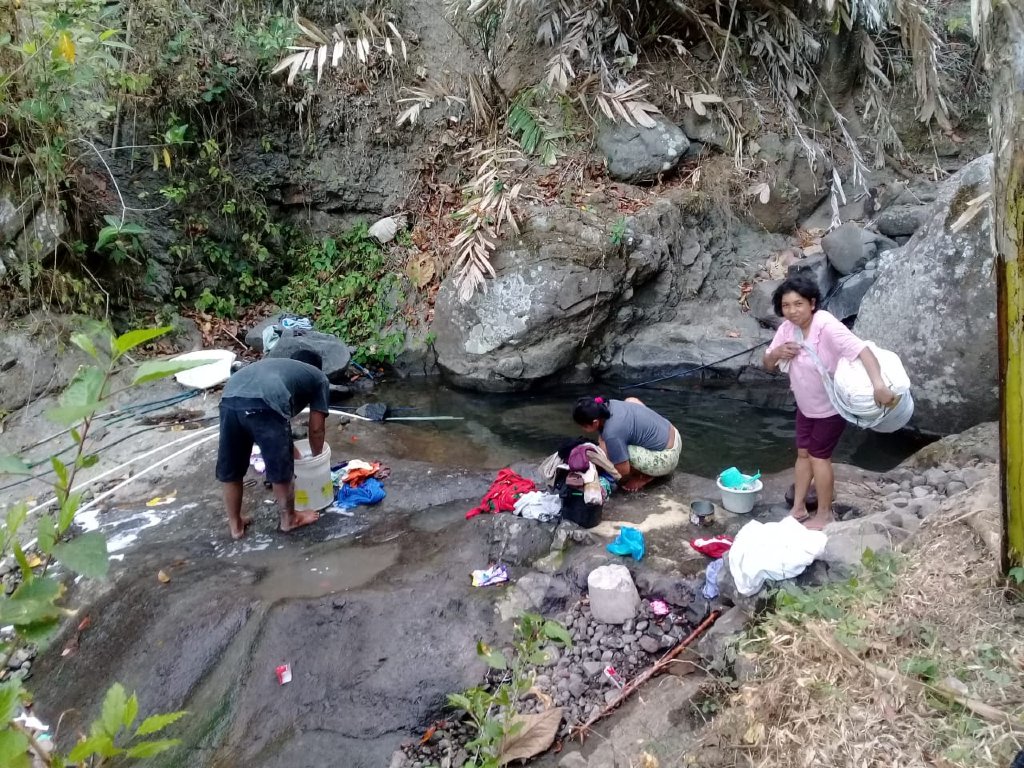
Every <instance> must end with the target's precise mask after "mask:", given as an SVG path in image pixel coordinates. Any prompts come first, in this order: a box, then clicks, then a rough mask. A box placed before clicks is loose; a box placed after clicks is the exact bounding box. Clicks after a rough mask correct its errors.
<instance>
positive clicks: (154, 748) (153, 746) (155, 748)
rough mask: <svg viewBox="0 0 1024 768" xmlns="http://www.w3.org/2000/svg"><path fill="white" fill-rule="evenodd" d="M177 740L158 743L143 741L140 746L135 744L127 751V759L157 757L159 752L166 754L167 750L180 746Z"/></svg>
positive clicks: (163, 740) (165, 740) (162, 740)
mask: <svg viewBox="0 0 1024 768" xmlns="http://www.w3.org/2000/svg"><path fill="white" fill-rule="evenodd" d="M180 743H181V742H179V741H178V740H177V739H161V740H159V741H144V742H142V743H141V744H136V745H135V746H134V747H132V748H131V749H129V750H128V757H141V758H146V757H154V756H156V755H159V754H160V753H161V752H166V751H167V750H168V749H172V748H174V747H176V746H178V744H180Z"/></svg>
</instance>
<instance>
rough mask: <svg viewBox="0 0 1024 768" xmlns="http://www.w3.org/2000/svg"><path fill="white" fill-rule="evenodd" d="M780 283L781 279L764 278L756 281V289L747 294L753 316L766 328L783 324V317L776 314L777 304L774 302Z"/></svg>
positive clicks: (748, 304)
mask: <svg viewBox="0 0 1024 768" xmlns="http://www.w3.org/2000/svg"><path fill="white" fill-rule="evenodd" d="M780 285H782V281H781V280H762V281H760V282H758V283H754V290H752V291H751V292H750V295H749V296H747V306H748V307H750V315H751V317H753V318H754V319H755V320H757V322H759V323H760V324H761V325H763V326H765V327H766V328H772V329H775V328H778V327H779V326H780V325H782V320H783V318H781V317H779V316H778V315H776V314H775V305H774V304H773V303H772V296H773V295H774V293H775V289H776V288H778V287H779V286H780Z"/></svg>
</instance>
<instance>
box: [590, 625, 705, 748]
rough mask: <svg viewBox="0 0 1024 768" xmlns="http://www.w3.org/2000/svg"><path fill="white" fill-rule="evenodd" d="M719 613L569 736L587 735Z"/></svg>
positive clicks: (676, 654)
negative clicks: (595, 724)
mask: <svg viewBox="0 0 1024 768" xmlns="http://www.w3.org/2000/svg"><path fill="white" fill-rule="evenodd" d="M720 615H721V613H720V612H719V611H712V612H711V613H710V614H709V615H708V617H707V618H706V619H704V621H703V622H701V625H700V626H699V627H697V628H696V629H695V630H693V632H691V633H690V635H689V637H687V638H686V639H685V640H683V641H681V642H680V643H679V645H677V646H676V647H675V648H673V649H672V650H670V651H669V652H668V653H666V654H665V655H664V656H662V657H661V658H660V659H658V660H657V661H656V662H654V665H653V666H651V667H648V668H647V669H645V670H644V671H643V672H641V673H640V674H639V675H637V676H636V677H634V678H633V679H632V680H630V681H629V683H628V684H627V685H626V687H625V688H623V689H622V692H621V693H619V695H618V696H616V697H615V699H614V700H613V701H612V702H611V703H610V704H608V705H607V706H606V707H605V708H604V709H602V710H601V711H600V712H598V713H597V714H596V715H594V716H593V717H592V718H590V719H589V720H587V722H585V723H584V724H583V725H580V726H577V727H576V728H574V729H573V730H572V733H571V734H570V738H574V739H576V738H578V739H579V740H580V741H583V739H584V737H585V736H586V735H587V732H588V731H589V730H590V729H591V728H592V727H593V725H594V723H596V722H597V721H598V720H601V719H602V718H604V717H607V716H608V715H610V714H611V713H612V712H613V711H614V710H615V709H616V708H617V707H619V706H620V705H621V704H622V703H623V702H624V701H625V700H626V699H628V698H629V697H630V696H632V695H633V694H634V693H635V692H636V691H637V690H638V689H639V688H640V686H642V685H643V684H644V683H646V682H647V681H648V680H650V679H651V678H652V677H654V676H655V675H657V674H658V673H659V672H662V671H664V670H665V669H666V668H667V667H668V666H669V664H670V663H671V662H672V659H674V658H675V657H676V656H678V655H679V654H680V653H682V652H683V651H684V650H685V649H686V648H687V646H689V645H690V644H691V643H692V642H693V641H694V640H696V639H697V638H698V637H700V636H701V635H702V634H704V632H705V631H706V630H707V629H708V628H710V627H711V625H712V624H714V623H715V622H716V621H717V620H718V617H719V616H720Z"/></svg>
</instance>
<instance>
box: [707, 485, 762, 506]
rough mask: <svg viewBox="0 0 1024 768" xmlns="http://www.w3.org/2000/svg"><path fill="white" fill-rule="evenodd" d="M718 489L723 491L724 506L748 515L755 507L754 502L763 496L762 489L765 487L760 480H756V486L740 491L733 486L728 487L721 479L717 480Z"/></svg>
mask: <svg viewBox="0 0 1024 768" xmlns="http://www.w3.org/2000/svg"><path fill="white" fill-rule="evenodd" d="M715 482H716V483H717V484H718V490H720V491H721V492H722V506H723V507H725V508H726V509H727V510H729V511H730V512H733V513H735V514H737V515H746V514H749V513H750V511H751V510H752V509H753V508H754V504H756V503H757V500H758V499H759V498H760V497H761V489H762V488H763V487H764V486H763V485H762V484H761V481H760V480H755V481H754V487H753V488H751V489H750V490H749V491H739V490H735V489H733V488H726V487H725V486H724V485H722V481H721V480H715Z"/></svg>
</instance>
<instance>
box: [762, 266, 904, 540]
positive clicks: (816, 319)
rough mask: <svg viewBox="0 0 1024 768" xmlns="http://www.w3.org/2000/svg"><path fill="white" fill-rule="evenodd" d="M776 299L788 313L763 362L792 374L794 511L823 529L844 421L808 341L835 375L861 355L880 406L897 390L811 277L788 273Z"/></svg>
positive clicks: (781, 313) (778, 309) (778, 306)
mask: <svg viewBox="0 0 1024 768" xmlns="http://www.w3.org/2000/svg"><path fill="white" fill-rule="evenodd" d="M772 302H773V303H774V306H775V314H776V315H778V316H779V317H784V318H785V322H783V323H782V325H781V326H779V330H778V331H776V332H775V338H774V339H772V343H771V344H770V345H769V346H768V350H767V351H766V352H765V354H764V367H765V370H767V371H776V370H782V371H784V372H786V373H788V374H789V386H790V388H791V389H792V390H793V395H794V397H795V398H796V468H795V471H794V485H795V488H794V496H793V509H792V510H791V514H792V515H793V517H795V518H796V519H797V520H799V521H800V522H802V523H804V524H805V525H806V526H807V527H808V528H823V527H824V526H825V525H826V524H827V523H829V522H831V521H832V499H833V496H834V495H835V475H834V474H833V472H832V452H833V451H834V450H835V448H836V445H837V444H838V443H839V438H840V436H841V435H842V434H843V429H844V428H845V427H846V421H845V420H844V419H843V417H842V416H840V415H839V413H838V412H837V411H836V409H835V408H833V407H832V403H831V401H830V400H829V397H828V393H827V392H826V391H825V385H824V384H823V383H822V380H821V372H820V371H819V369H818V366H817V364H816V363H815V360H814V358H813V356H812V355H811V354H810V353H809V352H808V350H807V349H806V348H805V345H806V347H810V348H811V349H812V350H814V352H815V353H816V354H817V356H818V359H819V360H820V361H821V362H822V364H823V365H824V367H825V368H826V369H827V370H828V372H829V374H830V375H835V372H836V366H837V365H838V364H839V361H840V360H856V359H859V360H860V361H861V362H862V363H863V364H864V369H865V370H866V371H867V373H868V377H869V378H870V379H871V385H872V386H873V387H874V390H875V400H876V401H877V402H878V404H879V405H889V404H890V403H892V402H893V400H894V399H895V395H894V394H893V392H892V391H891V390H890V389H889V387H888V386H886V384H885V381H884V380H883V379H882V371H881V369H880V368H879V366H878V359H877V358H876V357H875V355H874V353H873V352H872V351H871V350H870V349H869V348H868V347H867V346H866V345H865V343H864V342H863V341H861V340H860V339H859V338H857V336H856V335H854V333H853V332H852V331H850V330H849V329H848V328H847V327H846V326H845V325H843V324H842V323H841V322H839V321H838V320H837V319H836V318H835V317H834V316H833V315H831V314H829V313H828V312H826V311H825V310H822V309H818V305H819V304H820V303H821V292H820V291H819V290H818V285H817V283H816V282H815V281H814V280H813V279H812V278H810V277H806V276H804V275H796V276H794V277H790V278H787V279H786V280H785V281H783V283H782V285H780V286H779V287H778V288H777V289H776V290H775V293H774V294H773V296H772ZM812 479H813V480H814V487H815V490H816V491H817V494H818V510H817V513H816V514H814V515H810V514H808V512H807V507H806V506H805V499H806V497H807V491H808V489H809V488H810V486H811V480H812Z"/></svg>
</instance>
